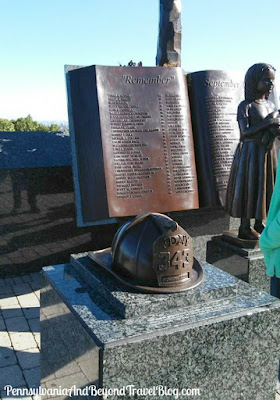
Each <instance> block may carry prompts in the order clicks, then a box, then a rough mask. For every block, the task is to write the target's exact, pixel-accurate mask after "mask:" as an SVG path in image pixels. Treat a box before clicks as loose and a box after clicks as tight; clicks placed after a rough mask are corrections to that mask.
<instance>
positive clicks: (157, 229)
mask: <svg viewBox="0 0 280 400" xmlns="http://www.w3.org/2000/svg"><path fill="white" fill-rule="evenodd" d="M90 257H91V258H92V259H93V260H94V261H95V262H97V263H98V264H99V265H100V266H102V267H103V268H105V269H106V270H107V271H109V272H110V274H112V275H113V276H114V277H115V278H116V279H117V280H118V281H119V282H121V283H123V284H125V285H126V286H129V287H130V288H133V289H134V290H135V291H141V292H147V293H175V292H182V291H185V290H188V289H191V288H194V287H195V286H197V285H198V284H199V283H200V282H201V281H202V279H203V270H202V267H201V265H200V263H199V262H198V261H197V260H196V259H195V258H194V256H193V246H192V239H191V237H190V236H189V235H188V233H187V232H186V231H185V230H184V229H183V228H181V227H180V226H179V225H178V224H177V222H175V221H173V220H172V219H171V218H169V217H167V216H166V215H163V214H157V213H147V214H140V215H138V216H137V217H136V218H135V219H133V220H132V221H129V222H126V223H125V224H124V225H122V226H121V227H120V228H119V230H118V231H117V233H116V235H115V237H114V240H113V243H112V248H109V249H105V250H101V251H95V252H91V253H90Z"/></svg>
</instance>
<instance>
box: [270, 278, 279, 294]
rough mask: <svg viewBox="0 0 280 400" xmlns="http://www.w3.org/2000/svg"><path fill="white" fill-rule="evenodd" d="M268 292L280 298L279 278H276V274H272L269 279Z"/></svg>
mask: <svg viewBox="0 0 280 400" xmlns="http://www.w3.org/2000/svg"><path fill="white" fill-rule="evenodd" d="M270 294H271V296H274V297H278V299H280V278H276V276H272V277H271V279H270Z"/></svg>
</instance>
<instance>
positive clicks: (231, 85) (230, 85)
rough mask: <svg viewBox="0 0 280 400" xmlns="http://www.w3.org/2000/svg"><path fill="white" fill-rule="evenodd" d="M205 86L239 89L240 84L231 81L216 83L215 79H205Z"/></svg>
mask: <svg viewBox="0 0 280 400" xmlns="http://www.w3.org/2000/svg"><path fill="white" fill-rule="evenodd" d="M204 86H208V87H212V88H238V87H239V83H234V82H233V81H232V80H230V81H215V80H213V79H205V82H204Z"/></svg>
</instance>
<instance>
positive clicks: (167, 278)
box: [41, 1, 280, 400]
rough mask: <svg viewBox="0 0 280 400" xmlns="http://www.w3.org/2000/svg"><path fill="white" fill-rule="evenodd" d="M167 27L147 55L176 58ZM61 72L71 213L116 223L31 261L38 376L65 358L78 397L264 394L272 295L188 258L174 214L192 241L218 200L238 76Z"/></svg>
mask: <svg viewBox="0 0 280 400" xmlns="http://www.w3.org/2000/svg"><path fill="white" fill-rule="evenodd" d="M178 4H180V2H179V1H178V2H176V1H161V7H162V10H161V18H162V21H163V20H165V21H169V22H172V23H173V24H174V21H175V20H177V22H178V21H179V14H178V13H177V14H176V13H175V19H173V20H172V18H169V17H168V18H166V15H167V14H166V13H165V11H163V8H164V6H167V13H171V14H172V7H173V6H175V5H177V6H178ZM177 11H179V8H177V10H176V12H177ZM172 15H173V17H174V14H172ZM162 23H163V22H162ZM162 26H164V25H162ZM169 26H170V25H169ZM174 32H175V29H174V30H173V35H174ZM163 36H164V35H163ZM168 40H169V39H167V41H165V44H164V46H166V47H167V48H168V49H169V50H171V51H170V52H167V53H166V54H167V55H166V56H165V60H164V61H163V62H162V61H160V63H163V64H167V65H169V66H170V65H176V66H178V65H179V62H180V61H179V58H180V57H179V52H178V51H177V50H176V51H175V52H174V49H175V47H176V43H175V41H174V42H172V40H171V42H168ZM168 43H169V45H170V43H171V44H172V45H170V47H169V45H168ZM178 43H179V47H180V42H178ZM159 44H160V41H159ZM160 52H162V53H163V48H162V45H161V48H160V50H159V52H158V56H159V57H161V55H160ZM173 63H174V64H173ZM66 80H67V88H68V105H69V122H70V131H71V134H72V146H73V158H74V176H75V188H76V206H77V215H78V223H79V225H80V226H85V225H95V226H96V225H98V224H101V223H103V224H104V223H105V224H106V223H109V222H110V223H111V222H118V223H119V225H120V227H119V230H118V231H117V232H116V233H115V236H114V238H113V240H112V244H111V247H110V248H100V249H99V250H97V249H89V250H90V251H89V252H88V253H83V254H76V255H72V257H71V260H70V263H69V264H63V265H55V266H49V267H46V268H44V278H45V287H44V288H43V289H42V291H41V327H42V330H41V332H42V333H41V338H42V377H43V380H44V382H45V384H46V386H47V387H48V386H49V387H53V388H54V387H58V386H59V385H61V383H62V378H59V373H57V371H58V370H60V368H64V367H65V364H67V368H68V369H69V371H75V375H74V374H73V375H72V376H71V386H73V385H76V387H77V388H80V389H81V390H87V389H88V388H89V386H90V385H93V391H91V392H90V391H89V392H88V398H94V395H96V394H98V392H97V389H100V392H99V394H100V396H101V397H102V395H103V396H104V397H105V395H106V393H107V394H108V393H109V395H110V397H109V398H111V399H113V400H114V399H118V398H120V393H122V396H124V398H126V399H130V398H131V399H132V398H136V397H139V396H142V397H143V398H146V399H158V398H160V397H162V396H164V398H165V399H167V400H169V399H170V400H171V399H173V398H174V396H176V398H179V399H184V398H186V394H187V393H188V394H191V392H190V390H192V389H193V390H196V392H192V393H196V394H198V395H200V398H202V399H205V400H207V399H209V400H210V399H215V400H224V399H228V398H230V399H232V400H240V399H241V398H246V399H247V400H255V399H257V398H260V399H266V400H270V399H271V400H272V399H274V397H275V389H276V383H277V378H278V366H279V365H278V364H279V350H280V348H279V343H280V341H279V328H278V327H279V312H280V301H279V300H278V299H276V298H273V297H271V296H269V295H268V294H267V293H263V292H260V290H258V289H255V288H253V287H251V286H250V285H248V284H246V283H244V282H242V281H239V280H237V279H236V278H234V277H233V276H231V275H229V274H227V273H225V272H224V271H221V270H220V269H218V268H216V267H214V266H213V265H210V264H209V263H207V262H204V261H201V260H200V259H199V256H197V254H196V245H195V243H194V245H193V240H192V237H191V236H192V235H191V233H190V230H189V229H188V227H187V226H188V224H190V225H192V224H193V226H192V229H193V228H195V229H196V228H197V227H199V226H201V228H202V230H203V235H204V241H203V243H202V244H201V243H200V245H201V247H203V246H205V243H206V242H205V240H206V235H205V228H206V227H207V226H208V225H209V224H208V223H205V220H207V218H211V216H210V214H211V209H209V208H208V209H207V211H206V212H205V215H206V216H207V217H206V218H205V215H204V214H203V212H202V213H201V214H197V215H199V216H200V218H199V221H198V219H197V215H195V214H194V213H196V212H197V213H199V212H200V210H198V207H199V202H200V204H203V206H204V207H217V206H222V205H224V202H225V192H226V186H227V180H228V176H229V172H230V165H231V160H232V157H233V152H234V147H235V146H234V144H235V142H236V143H237V142H238V138H239V131H238V126H237V123H236V121H235V115H236V112H235V110H236V107H237V104H238V103H240V101H241V99H239V95H240V93H241V92H240V91H241V89H242V84H241V83H240V82H241V81H240V80H239V78H238V77H237V76H235V75H233V74H231V73H228V72H224V71H202V72H197V73H193V74H189V77H188V88H187V83H186V78H185V74H184V72H183V71H182V70H181V69H180V68H178V67H176V68H173V67H170V68H161V67H155V68H145V67H142V68H125V67H118V68H117V67H100V66H91V67H87V68H82V67H71V66H68V67H67V69H66ZM188 93H189V96H188ZM189 99H190V105H189ZM235 103H237V104H236V106H235V107H233V104H235ZM197 177H198V180H197ZM205 179H209V182H208V185H205V182H204V180H205ZM198 188H199V189H198ZM209 210H210V211H209ZM159 212H165V213H168V214H172V215H174V216H177V217H178V220H177V222H175V221H176V218H175V217H174V219H175V221H174V220H173V218H170V217H168V216H165V215H161V214H158V213H159ZM138 213H141V214H140V215H139V216H138V217H136V218H135V219H132V220H129V221H127V218H128V217H131V216H133V215H136V214H138ZM212 214H214V217H215V213H214V212H212ZM123 222H124V223H123ZM223 222H224V220H223ZM215 224H216V225H217V226H218V227H219V224H218V223H217V221H215ZM216 229H218V228H216ZM94 245H95V244H94V243H93V246H94ZM104 247H105V246H104ZM91 250H92V251H91ZM50 310H51V313H52V314H51V315H50ZM256 371H258V372H256ZM259 371H261V373H259ZM53 374H56V375H55V376H56V379H53V376H54V375H53ZM118 390H119V392H118ZM120 391H122V392H120Z"/></svg>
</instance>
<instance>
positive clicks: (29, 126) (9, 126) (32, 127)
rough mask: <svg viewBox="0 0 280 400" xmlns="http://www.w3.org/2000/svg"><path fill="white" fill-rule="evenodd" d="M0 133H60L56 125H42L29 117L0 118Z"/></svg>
mask: <svg viewBox="0 0 280 400" xmlns="http://www.w3.org/2000/svg"><path fill="white" fill-rule="evenodd" d="M0 131H5V132H15V131H17V132H25V131H44V132H58V131H61V128H60V126H58V125H56V124H51V125H49V126H48V125H44V124H40V123H39V122H37V121H33V119H32V117H31V115H28V116H27V117H26V118H18V119H15V120H14V119H12V120H8V119H1V118H0Z"/></svg>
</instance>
